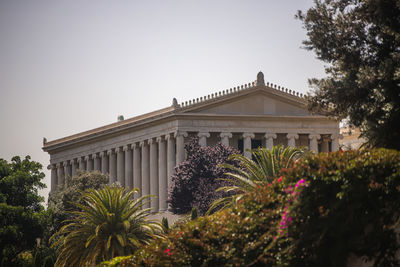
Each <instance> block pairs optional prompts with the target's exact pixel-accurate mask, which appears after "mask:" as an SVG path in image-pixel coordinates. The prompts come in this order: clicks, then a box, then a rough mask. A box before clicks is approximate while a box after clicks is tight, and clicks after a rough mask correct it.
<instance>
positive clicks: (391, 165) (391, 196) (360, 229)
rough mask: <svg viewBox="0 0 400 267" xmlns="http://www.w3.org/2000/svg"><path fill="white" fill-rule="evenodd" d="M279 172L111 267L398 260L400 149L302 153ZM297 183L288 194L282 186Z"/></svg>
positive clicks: (389, 263) (392, 263) (394, 263)
mask: <svg viewBox="0 0 400 267" xmlns="http://www.w3.org/2000/svg"><path fill="white" fill-rule="evenodd" d="M283 172H284V176H283V177H282V178H279V179H277V180H275V181H274V182H273V183H271V185H268V186H260V185H259V186H256V187H255V189H254V190H253V191H252V192H248V193H247V194H246V195H244V197H243V199H242V200H240V201H239V202H238V203H237V205H236V206H235V207H233V208H229V209H225V210H220V211H218V212H216V213H214V214H213V215H211V216H204V217H200V218H198V219H196V220H194V221H189V222H188V223H186V224H182V225H179V226H178V228H176V229H173V230H171V231H170V232H169V234H168V236H167V238H166V239H165V240H158V241H156V242H154V243H152V244H149V245H148V246H146V247H144V248H142V249H140V250H138V251H136V253H135V254H134V255H132V256H131V257H130V258H127V259H124V260H122V261H120V263H119V264H120V265H118V266H300V267H301V266H332V267H333V266H346V264H347V260H348V259H349V256H350V255H356V256H359V257H360V256H363V255H365V256H369V257H371V258H374V259H375V260H376V265H375V266H399V262H397V261H396V259H395V258H394V255H395V253H396V251H397V250H398V249H399V245H398V244H397V242H396V234H395V233H394V227H396V226H397V227H399V226H398V225H397V222H398V220H399V217H400V214H399V212H398V211H399V209H400V152H396V151H392V150H383V149H382V150H370V151H350V152H337V153H330V154H326V153H323V154H319V155H308V156H307V157H306V158H304V159H301V160H300V161H297V162H296V163H295V164H294V167H293V168H290V169H288V170H283ZM301 181H302V184H303V186H302V187H301V189H300V191H298V193H299V194H297V195H296V194H295V196H296V197H293V194H292V193H290V192H294V191H290V190H288V188H289V187H290V186H291V187H292V188H296V186H295V185H299V184H300V182H301ZM288 192H289V193H288ZM285 211H286V212H287V216H286V218H288V220H286V222H287V225H288V230H287V232H286V231H284V232H283V233H282V232H280V229H281V228H280V226H281V225H282V220H283V214H284V213H285ZM289 218H290V219H289ZM286 233H287V234H288V235H286Z"/></svg>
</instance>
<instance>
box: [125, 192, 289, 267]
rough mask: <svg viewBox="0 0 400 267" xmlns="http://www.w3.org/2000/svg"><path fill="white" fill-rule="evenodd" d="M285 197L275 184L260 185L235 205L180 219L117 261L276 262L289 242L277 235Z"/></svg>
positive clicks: (171, 263)
mask: <svg viewBox="0 0 400 267" xmlns="http://www.w3.org/2000/svg"><path fill="white" fill-rule="evenodd" d="M282 203H284V195H282V194H277V193H275V192H274V190H273V187H271V189H266V188H265V187H257V188H256V190H255V191H254V192H252V193H251V194H249V195H247V196H245V197H244V198H243V201H242V202H241V203H239V204H238V206H237V207H235V208H233V209H226V210H222V211H219V212H216V213H215V214H213V215H210V216H204V217H198V218H197V219H196V220H194V221H189V222H188V223H186V224H183V225H180V227H179V228H177V229H173V230H170V232H169V234H168V237H167V238H166V239H165V240H156V241H155V242H154V243H152V244H150V245H148V246H146V247H144V248H142V249H140V250H138V251H137V252H136V253H135V254H134V255H133V256H131V257H130V258H128V259H126V260H124V261H122V262H120V265H119V266H133V265H139V266H200V265H202V266H224V265H235V266H245V265H249V264H255V265H257V264H258V265H273V264H275V263H276V262H277V260H276V258H277V255H280V254H279V248H280V247H282V248H283V247H285V246H286V244H283V243H282V244H280V243H279V242H280V241H279V242H276V241H277V240H275V239H274V237H275V236H277V227H276V226H277V225H278V224H279V221H280V219H281V216H280V212H279V211H280V210H281V209H282V205H283V204H282ZM277 211H278V212H277Z"/></svg>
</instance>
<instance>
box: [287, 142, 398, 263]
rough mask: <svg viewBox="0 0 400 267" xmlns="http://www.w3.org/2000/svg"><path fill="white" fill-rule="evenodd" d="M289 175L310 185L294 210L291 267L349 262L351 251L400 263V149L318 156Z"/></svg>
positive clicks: (307, 159) (290, 251)
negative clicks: (398, 253)
mask: <svg viewBox="0 0 400 267" xmlns="http://www.w3.org/2000/svg"><path fill="white" fill-rule="evenodd" d="M284 177H285V180H286V181H287V182H290V181H292V182H293V181H295V180H297V179H298V178H305V179H306V181H308V183H309V186H308V187H306V188H305V189H304V190H303V191H302V193H301V196H300V199H299V201H298V203H297V204H296V205H295V207H294V209H293V212H292V217H293V220H294V221H293V225H292V227H289V236H290V238H291V240H292V245H291V247H290V249H289V250H288V254H289V255H290V256H291V259H290V261H289V262H290V266H332V267H333V266H345V265H346V261H347V259H348V257H349V255H350V254H352V253H353V254H355V255H358V256H368V257H371V258H375V259H376V265H375V266H399V264H400V262H398V261H397V260H396V259H395V253H396V251H397V249H399V244H398V243H397V242H396V234H395V232H394V228H396V227H397V228H398V227H399V226H398V224H397V223H398V220H399V219H400V217H399V216H400V214H399V210H400V152H396V151H393V150H383V149H381V150H370V151H369V150H367V151H350V152H336V153H330V154H319V155H316V156H312V157H308V158H306V159H305V160H302V161H300V162H297V163H296V167H295V168H292V169H289V170H287V172H286V173H285V174H284Z"/></svg>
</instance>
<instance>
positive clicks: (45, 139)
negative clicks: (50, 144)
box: [43, 137, 47, 145]
mask: <svg viewBox="0 0 400 267" xmlns="http://www.w3.org/2000/svg"><path fill="white" fill-rule="evenodd" d="M46 143H47V138H46V137H43V145H45V144H46Z"/></svg>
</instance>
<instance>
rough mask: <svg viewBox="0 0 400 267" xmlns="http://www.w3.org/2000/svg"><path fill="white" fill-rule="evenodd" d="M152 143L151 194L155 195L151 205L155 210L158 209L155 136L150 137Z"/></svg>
mask: <svg viewBox="0 0 400 267" xmlns="http://www.w3.org/2000/svg"><path fill="white" fill-rule="evenodd" d="M149 144H150V195H153V196H155V197H153V198H152V199H151V207H152V209H153V211H156V212H157V211H158V208H159V206H158V202H159V195H158V192H159V191H158V189H159V188H158V186H159V185H158V154H157V143H156V142H155V140H154V139H153V138H151V139H149Z"/></svg>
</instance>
